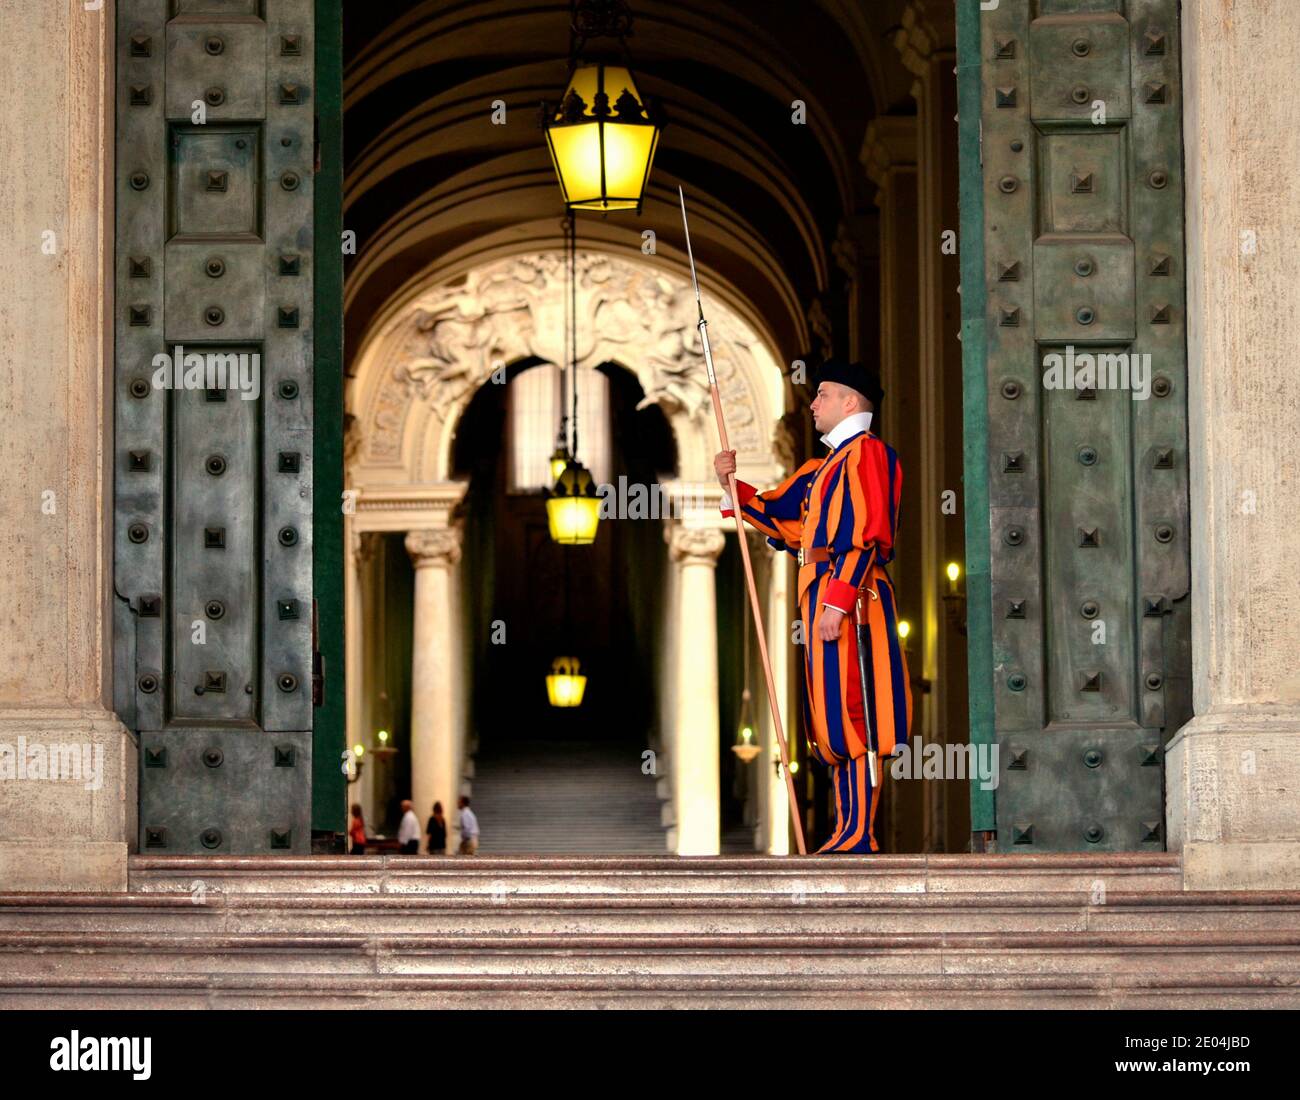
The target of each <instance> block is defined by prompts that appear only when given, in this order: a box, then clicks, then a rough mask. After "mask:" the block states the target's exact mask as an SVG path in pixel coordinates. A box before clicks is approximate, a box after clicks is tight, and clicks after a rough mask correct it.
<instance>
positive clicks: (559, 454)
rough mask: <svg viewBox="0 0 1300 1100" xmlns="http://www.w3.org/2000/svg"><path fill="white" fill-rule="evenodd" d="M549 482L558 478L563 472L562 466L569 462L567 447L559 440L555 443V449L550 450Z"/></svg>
mask: <svg viewBox="0 0 1300 1100" xmlns="http://www.w3.org/2000/svg"><path fill="white" fill-rule="evenodd" d="M550 463H551V484H555V482H557V481H559V480H560V475H561V474H563V473H564V467H566V466H567V465H568V464H569V448H568V447H566V446H565V445H564V442H563V441H561V442H559V443H557V444H556V445H555V450H554V451H552V452H551V458H550Z"/></svg>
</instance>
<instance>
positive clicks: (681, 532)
mask: <svg viewBox="0 0 1300 1100" xmlns="http://www.w3.org/2000/svg"><path fill="white" fill-rule="evenodd" d="M664 539H665V541H667V543H668V550H669V553H670V554H671V555H672V559H673V561H676V562H681V563H682V564H683V565H717V564H718V555H720V554H721V553H722V548H723V547H724V546H725V545H726V543H727V540H726V538H725V537H724V535H723V534H722V532H721V531H719V530H718V529H717V528H716V527H683V526H681V525H680V524H678V525H675V526H673V527H669V528H667V529H666V530H665V531H664Z"/></svg>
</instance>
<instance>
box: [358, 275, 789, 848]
mask: <svg viewBox="0 0 1300 1100" xmlns="http://www.w3.org/2000/svg"><path fill="white" fill-rule="evenodd" d="M576 269H577V311H578V346H577V360H578V369H579V370H591V369H594V368H596V367H597V366H599V365H600V364H602V363H607V362H617V363H618V364H619V365H621V366H622V367H624V368H626V369H627V370H629V371H631V372H632V373H633V374H634V375H635V376H636V378H637V380H638V381H639V383H640V385H641V388H642V390H643V391H644V393H645V397H644V399H643V401H642V405H643V406H644V405H647V404H657V405H658V406H659V407H660V408H661V409H662V411H663V413H664V415H665V418H666V419H667V421H668V424H669V426H670V428H671V430H672V432H673V434H674V437H675V441H676V445H677V454H678V471H677V477H676V478H675V479H674V480H673V481H672V482H670V483H668V484H666V485H664V486H663V489H664V491H665V493H666V494H667V496H668V498H669V499H670V500H672V501H674V502H679V504H680V507H679V508H678V509H677V510H676V511H675V512H674V515H675V516H676V518H674V519H671V520H669V519H665V521H664V523H665V530H664V537H665V540H666V541H667V542H668V544H669V547H670V551H671V553H670V558H671V561H672V568H671V570H670V582H669V590H668V594H667V599H666V605H665V624H664V625H665V627H666V630H665V635H664V638H665V643H666V645H667V646H668V649H669V652H668V654H666V658H667V659H666V660H665V661H664V663H663V667H664V669H665V672H664V676H663V682H662V683H660V684H659V685H658V690H659V698H660V700H661V708H660V709H661V716H662V719H663V728H662V729H661V731H660V744H661V746H662V750H663V754H666V757H667V759H666V760H665V761H663V764H664V765H665V767H664V768H663V769H662V770H661V774H662V772H663V771H667V772H668V773H669V774H668V775H666V776H665V777H664V783H663V785H662V786H661V791H662V793H663V796H664V797H665V799H666V800H667V801H670V803H671V806H672V810H671V820H669V821H666V824H668V825H669V826H670V830H669V834H668V835H669V843H670V847H671V849H672V850H674V851H677V852H679V853H680V854H711V853H714V852H716V851H717V845H718V829H717V820H718V791H717V786H718V784H717V743H718V742H717V739H718V735H719V731H718V719H717V713H716V701H717V697H718V682H717V652H716V645H715V643H714V642H713V641H710V640H712V639H716V622H715V618H714V608H713V592H714V567H715V566H716V563H717V560H718V557H719V555H720V553H721V551H722V549H723V546H724V533H725V531H726V530H728V529H729V527H728V525H727V522H726V521H724V520H723V519H722V517H721V515H720V513H719V511H718V509H717V501H718V499H719V497H720V490H719V489H718V487H717V485H716V482H715V481H714V479H713V473H712V455H713V453H714V451H715V450H716V449H717V444H716V428H715V425H714V417H713V410H712V402H711V400H710V396H709V390H708V385H707V381H706V379H705V376H704V371H703V364H702V358H701V355H700V351H699V334H698V331H697V329H696V317H697V313H696V305H695V298H694V292H693V290H692V288H691V286H690V284H689V282H687V281H686V280H684V279H683V278H682V277H681V276H680V275H679V274H677V273H675V272H673V271H670V270H667V269H665V268H663V267H660V266H658V265H656V264H654V263H652V262H651V261H650V260H649V258H642V257H639V256H638V257H637V258H636V259H629V258H626V257H624V256H619V255H616V254H613V253H606V252H599V251H587V252H581V253H579V255H578V257H577V264H576ZM566 279H567V274H566V265H565V263H564V256H563V254H562V253H561V252H560V251H558V250H556V251H537V252H529V253H524V254H519V255H515V256H510V257H505V258H497V259H494V260H491V261H489V262H486V263H484V264H482V265H481V266H478V267H475V268H473V269H471V270H469V271H468V272H464V273H458V274H453V275H451V276H449V277H444V278H443V279H441V280H438V279H435V280H432V281H431V282H430V283H429V285H428V287H427V288H426V289H424V290H422V291H420V292H418V293H415V294H412V295H410V296H409V297H408V298H407V300H406V301H405V302H404V303H403V304H401V305H399V306H396V307H395V308H392V309H390V310H389V311H388V313H387V316H386V318H385V319H384V321H383V322H382V323H381V324H380V325H378V326H376V327H375V328H374V329H373V330H372V332H373V334H372V336H371V337H370V339H369V340H368V341H367V343H366V344H365V346H364V347H363V348H362V349H361V350H360V353H359V355H358V356H357V359H356V369H355V372H354V374H353V377H352V378H351V380H350V382H349V388H348V392H347V413H348V417H349V428H348V436H347V447H346V460H347V477H346V483H347V486H348V489H349V490H350V493H351V494H354V496H353V497H352V500H353V503H354V511H353V512H352V513H351V514H350V515H349V516H348V517H347V523H348V527H349V533H348V539H347V547H348V550H347V556H348V562H347V618H348V649H347V653H348V657H347V661H348V700H349V704H348V706H349V713H348V729H349V743H351V744H355V743H357V739H358V737H359V736H360V734H361V732H362V725H363V712H362V704H363V698H364V692H365V685H364V683H363V677H362V666H361V662H360V653H361V648H362V624H363V616H362V614H361V611H362V607H363V601H364V594H363V592H362V586H361V581H360V576H359V573H358V565H359V563H360V560H361V558H362V556H363V551H362V536H363V535H365V534H366V533H368V532H402V533H405V535H406V546H407V549H408V552H409V553H410V555H411V558H412V561H413V562H414V564H415V569H416V581H415V616H414V618H415V624H414V646H415V653H414V658H413V663H414V669H415V671H416V676H415V690H414V692H413V697H412V710H411V753H412V796H413V798H414V799H415V801H416V803H417V805H428V804H430V803H431V802H432V801H434V800H435V799H436V800H439V801H442V802H443V803H444V805H454V799H455V796H456V795H457V794H458V793H460V790H461V784H462V780H463V778H464V776H465V773H466V770H467V769H466V733H467V731H466V729H465V723H466V715H467V713H468V707H467V702H468V700H467V697H466V696H467V685H468V683H469V676H468V668H467V667H466V662H465V654H464V648H463V644H462V633H463V618H462V616H463V615H464V614H465V613H469V612H472V610H473V609H472V608H467V607H465V606H464V601H463V599H462V588H463V584H464V577H463V575H462V567H461V564H460V538H461V535H460V526H459V524H458V523H457V521H456V519H455V509H456V506H457V505H458V504H459V503H460V502H461V500H462V499H463V497H464V494H465V491H466V488H467V484H466V483H465V482H464V481H458V480H454V478H453V469H452V450H453V442H454V440H455V436H456V432H457V429H458V426H459V424H460V421H461V416H462V414H463V413H464V411H465V410H466V408H467V407H468V406H469V403H470V401H471V400H472V398H473V396H474V394H475V393H476V392H477V391H478V389H479V387H481V386H484V385H491V384H493V383H494V382H498V383H500V382H504V380H505V377H506V372H505V370H504V369H502V368H504V367H505V366H507V365H508V364H511V363H514V362H518V361H520V360H523V359H537V360H542V361H547V362H552V363H563V362H564V361H565V358H566V357H565V354H564V308H565V303H566V300H567V294H568V288H567V281H566ZM709 324H710V337H711V343H712V345H713V348H714V362H715V367H716V371H717V375H718V380H719V385H720V391H721V394H722V400H723V405H724V408H725V410H726V415H727V422H728V430H729V434H730V441H731V445H732V447H733V448H734V449H735V450H736V451H737V452H738V460H739V464H740V468H741V471H742V475H743V476H744V477H745V478H746V479H747V480H749V481H752V482H754V483H757V484H766V483H770V482H771V481H773V480H775V479H777V478H778V477H779V476H781V475H782V473H783V472H784V471H785V470H786V469H787V468H788V467H789V464H790V456H791V454H792V447H791V446H790V443H789V440H788V439H787V438H786V437H785V436H784V429H783V427H782V425H781V415H782V412H783V411H784V408H783V406H784V386H783V382H782V377H781V370H780V368H779V367H778V365H777V361H776V358H775V357H774V355H773V354H772V352H771V350H770V348H769V347H768V345H767V343H766V341H765V340H764V338H763V337H761V336H760V335H759V334H758V333H757V332H756V331H755V329H754V328H753V326H751V325H750V324H749V323H748V322H747V321H746V320H745V319H744V318H743V317H742V316H741V315H740V314H739V313H737V312H736V311H734V310H732V309H730V308H728V306H727V305H726V304H724V303H722V302H711V303H710V305H709ZM787 572H788V566H787V565H786V564H785V563H783V562H782V563H778V564H777V565H775V566H774V567H773V568H771V569H768V570H765V571H764V588H765V591H766V599H767V603H768V608H769V614H768V616H767V617H768V619H769V620H770V622H769V630H770V631H779V632H780V633H785V631H786V629H787V627H786V626H785V625H782V624H784V623H786V622H787V621H788V617H789V613H788V609H787V603H788V598H787V593H788V590H789V583H790V582H789V578H788V576H787ZM682 637H689V638H692V639H694V640H695V641H694V643H693V645H692V648H691V651H690V652H689V654H688V653H686V652H684V651H681V650H679V647H678V645H677V639H678V638H682ZM702 640H704V641H703V643H702ZM701 644H703V647H704V648H705V649H708V650H709V652H708V653H707V654H706V655H704V657H703V658H702V656H701V652H700V649H701ZM688 658H689V659H688ZM778 664H779V665H784V659H783V658H781V659H779V660H778ZM783 673H784V669H778V675H780V676H781V682H782V683H785V682H786V681H787V680H788V676H786V675H784V674H783ZM786 710H787V713H788V712H789V708H788V706H787V708H786ZM710 714H712V718H711V719H710V717H709V715H710ZM762 734H763V739H764V745H765V746H766V745H770V742H771V730H770V728H769V724H767V723H765V724H764V725H763V730H762ZM760 766H766V772H767V773H769V774H770V775H771V776H772V777H773V781H772V782H771V784H770V785H769V786H770V789H768V790H763V791H761V792H760V808H761V812H762V813H763V816H764V821H765V822H766V823H767V824H768V826H769V828H768V832H767V833H766V834H765V835H766V836H768V837H770V843H769V844H768V848H769V850H771V851H783V850H784V844H785V814H786V807H785V802H784V797H785V796H784V790H783V788H782V787H781V786H780V784H779V783H777V782H776V781H775V778H774V777H775V769H774V768H771V767H770V765H768V763H767V759H766V758H764V760H763V761H762V763H761V765H760ZM760 774H765V773H763V772H760ZM773 822H775V824H773Z"/></svg>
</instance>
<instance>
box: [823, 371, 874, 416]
mask: <svg viewBox="0 0 1300 1100" xmlns="http://www.w3.org/2000/svg"><path fill="white" fill-rule="evenodd" d="M823 382H838V383H839V384H840V385H841V386H848V387H849V389H851V390H857V391H858V393H860V394H862V396H863V397H865V398H866V399H867V400H868V401H870V402H871V407H872V408H874V409H878V408H880V402H881V401H882V400H883V399H884V396H885V391H884V390H883V389H882V388H881V386H880V368H879V367H868V366H866V365H865V364H863V363H848V362H845V361H844V360H843V359H827V360H826V362H824V363H823V364H822V369H821V370H820V371H818V372H817V384H818V385H819V386H820V385H821V384H822V383H823Z"/></svg>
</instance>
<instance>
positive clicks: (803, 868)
mask: <svg viewBox="0 0 1300 1100" xmlns="http://www.w3.org/2000/svg"><path fill="white" fill-rule="evenodd" d="M129 875H130V884H131V889H132V891H135V892H140V893H157V892H176V893H185V894H189V893H191V892H192V891H194V890H196V889H200V888H201V889H202V890H203V891H204V892H217V893H241V892H246V893H280V894H301V893H326V894H330V893H339V894H353V893H357V894H405V893H420V894H425V893H427V894H437V893H447V894H473V893H480V894H487V895H490V896H499V895H502V894H511V895H515V894H517V895H534V894H536V895H545V896H552V895H555V896H572V895H579V894H581V895H588V894H612V895H617V896H637V897H640V896H644V895H669V896H676V895H690V894H711V895H712V894H721V895H730V894H735V895H748V896H767V895H779V896H780V897H781V898H783V899H788V898H792V897H797V896H806V895H812V894H821V893H829V894H846V893H853V894H857V893H865V894H896V893H904V894H914V893H950V892H957V893H960V892H979V893H989V892H1008V891H1010V892H1019V891H1028V892H1039V891H1054V890H1061V891H1067V892H1074V893H1088V894H1090V895H1092V896H1094V897H1096V898H1097V899H1098V900H1099V901H1103V900H1104V895H1105V893H1108V892H1111V891H1121V892H1130V893H1131V892H1137V891H1154V892H1170V891H1178V890H1179V889H1180V888H1181V885H1182V871H1181V867H1180V865H1179V861H1178V857H1177V855H1176V854H1173V855H1171V854H1168V853H1164V852H1159V853H1150V854H1148V853H1119V854H1113V855H1108V856H1089V855H1043V856H1032V855H978V856H975V855H902V856H893V855H875V856H827V857H823V858H799V857H772V856H749V855H736V856H717V857H687V858H682V857H677V856H668V855H663V856H640V857H636V856H631V857H627V856H577V857H568V858H564V857H556V856H542V857H539V856H518V855H516V856H475V857H473V858H465V857H456V856H446V857H436V856H338V857H328V856H287V857H276V858H269V857H242V858H241V857H211V858H209V857H186V856H162V857H154V856H133V857H132V858H131V860H130V867H129ZM196 884H199V886H196Z"/></svg>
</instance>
